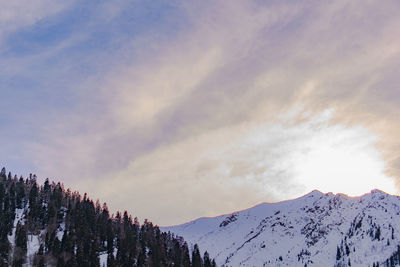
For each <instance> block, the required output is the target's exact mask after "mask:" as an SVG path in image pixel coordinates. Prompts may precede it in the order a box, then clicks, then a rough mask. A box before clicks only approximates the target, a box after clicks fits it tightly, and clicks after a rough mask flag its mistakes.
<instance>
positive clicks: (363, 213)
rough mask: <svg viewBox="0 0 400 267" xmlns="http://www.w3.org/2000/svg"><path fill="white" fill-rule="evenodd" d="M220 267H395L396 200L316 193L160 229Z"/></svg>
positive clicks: (399, 206)
mask: <svg viewBox="0 0 400 267" xmlns="http://www.w3.org/2000/svg"><path fill="white" fill-rule="evenodd" d="M162 230H164V231H171V232H172V233H174V234H176V235H179V236H182V237H183V238H184V239H185V240H186V241H188V242H189V243H191V244H194V243H197V244H198V245H199V246H200V248H201V249H202V250H207V251H208V252H209V253H210V256H211V257H214V258H215V260H216V262H217V264H218V265H221V266H302V267H303V266H371V267H372V266H399V265H400V264H399V258H400V249H399V248H400V247H399V246H398V245H400V197H399V196H392V195H388V194H386V193H384V192H382V191H379V190H373V191H371V193H369V194H366V195H363V196H361V197H348V196H346V195H343V194H336V195H334V194H332V193H327V194H323V193H321V192H319V191H312V192H311V193H309V194H307V195H305V196H303V197H300V198H297V199H294V200H288V201H283V202H278V203H263V204H260V205H257V206H255V207H253V208H250V209H247V210H243V211H239V212H235V213H232V214H229V215H223V216H218V217H214V218H200V219H197V220H194V221H192V222H189V223H185V224H182V225H178V226H171V227H165V228H162Z"/></svg>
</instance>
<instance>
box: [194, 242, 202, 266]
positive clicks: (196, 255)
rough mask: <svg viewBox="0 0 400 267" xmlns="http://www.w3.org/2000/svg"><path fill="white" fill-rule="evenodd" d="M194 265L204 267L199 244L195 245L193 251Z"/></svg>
mask: <svg viewBox="0 0 400 267" xmlns="http://www.w3.org/2000/svg"><path fill="white" fill-rule="evenodd" d="M192 265H193V267H202V265H203V263H202V260H201V256H200V251H199V246H198V245H197V244H195V245H194V247H193V251H192Z"/></svg>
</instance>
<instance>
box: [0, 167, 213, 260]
mask: <svg viewBox="0 0 400 267" xmlns="http://www.w3.org/2000/svg"><path fill="white" fill-rule="evenodd" d="M0 204H1V205H0V266H69V267H70V266H79V267H85V266H88V267H92V266H93V267H95V266H195V267H202V266H204V267H211V266H215V262H213V261H212V260H210V259H209V256H208V253H207V252H205V253H204V254H203V256H201V254H200V251H199V248H198V246H197V245H195V246H194V247H193V248H192V249H189V248H188V245H187V244H186V242H184V240H183V239H182V238H180V237H176V236H173V235H172V234H170V233H165V232H161V231H160V229H159V228H158V227H157V226H155V225H153V224H152V223H151V222H150V221H148V220H145V221H144V223H143V224H140V223H139V222H138V220H137V218H132V216H131V215H129V214H128V213H127V212H126V211H125V212H124V213H123V214H122V213H120V212H117V213H116V214H115V215H111V214H110V212H109V210H108V208H107V205H106V204H105V203H104V204H102V205H101V204H100V202H99V201H96V202H94V201H93V200H91V199H90V198H89V197H88V196H87V195H86V194H84V196H83V197H82V196H81V195H80V194H79V193H78V192H72V191H71V190H70V189H65V188H64V186H63V185H62V184H61V183H57V184H56V183H51V182H49V180H46V182H45V183H44V184H43V185H38V184H37V182H36V176H35V175H30V177H29V178H26V179H24V178H23V177H20V178H18V177H17V176H12V174H11V173H8V174H6V170H5V169H4V168H3V169H2V171H1V173H0ZM190 251H191V252H192V253H190Z"/></svg>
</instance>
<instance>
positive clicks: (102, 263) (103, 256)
mask: <svg viewBox="0 0 400 267" xmlns="http://www.w3.org/2000/svg"><path fill="white" fill-rule="evenodd" d="M107 257H108V254H107V251H104V252H102V253H100V255H99V259H100V267H106V266H107Z"/></svg>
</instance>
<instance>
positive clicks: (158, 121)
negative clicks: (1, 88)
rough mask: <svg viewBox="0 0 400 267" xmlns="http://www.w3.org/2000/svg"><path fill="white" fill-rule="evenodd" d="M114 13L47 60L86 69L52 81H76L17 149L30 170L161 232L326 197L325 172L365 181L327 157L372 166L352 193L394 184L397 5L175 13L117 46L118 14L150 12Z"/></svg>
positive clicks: (278, 5)
mask: <svg viewBox="0 0 400 267" xmlns="http://www.w3.org/2000/svg"><path fill="white" fill-rule="evenodd" d="M158 4H159V3H158ZM105 5H110V4H105ZM121 5H123V6H124V8H120V6H119V4H115V5H114V6H113V5H112V6H111V7H114V8H111V9H110V8H107V7H105V6H101V7H98V9H96V10H103V12H99V13H96V14H100V15H97V16H95V15H93V16H91V17H90V22H88V23H85V26H86V27H82V28H83V30H76V29H75V30H73V31H72V32H71V36H70V37H69V38H66V39H65V40H64V42H61V44H60V45H63V44H67V47H68V49H67V50H63V49H60V50H54V53H52V54H51V58H53V57H54V56H57V55H59V54H62V53H66V52H65V51H67V52H68V53H67V56H66V58H68V56H69V55H70V54H72V55H74V57H73V58H74V59H75V60H72V61H68V60H63V61H61V63H62V64H60V66H63V68H62V69H64V70H65V69H67V70H70V69H74V68H78V69H79V66H80V63H78V62H81V61H80V60H78V59H80V58H82V61H83V62H86V63H85V64H86V65H87V66H88V68H83V69H84V70H85V72H84V75H82V76H79V75H71V72H69V71H64V72H61V71H60V72H58V71H57V70H55V71H54V73H52V76H53V75H57V74H65V75H67V77H70V76H71V77H73V78H75V77H79V79H77V80H78V81H79V82H76V81H75V82H72V81H68V80H67V81H66V82H65V84H64V85H65V88H68V89H67V90H70V91H71V92H73V95H74V97H73V98H72V99H73V101H74V102H72V101H71V102H70V103H73V105H72V106H71V108H70V109H63V110H61V111H58V112H57V111H56V114H55V115H54V118H50V119H48V120H47V121H41V123H40V127H39V129H40V130H39V132H40V133H39V134H40V138H38V139H37V140H36V141H35V142H33V141H31V142H30V143H31V145H30V146H29V150H27V151H32V152H30V153H32V154H31V155H32V158H34V164H35V165H36V166H37V170H38V172H39V174H44V175H48V176H53V177H59V178H60V179H61V180H63V181H65V183H68V184H71V185H73V186H76V187H77V188H79V189H80V188H83V190H87V191H89V192H90V193H91V194H92V195H94V196H95V197H99V198H101V199H104V200H106V201H107V202H109V203H110V205H111V206H112V207H113V208H118V209H130V210H131V211H133V213H134V214H137V215H138V216H141V217H149V218H150V219H152V220H154V221H155V222H156V223H161V224H168V223H177V222H183V221H185V220H188V219H192V218H194V217H197V216H201V215H216V214H219V213H223V212H229V211H233V210H236V209H241V208H246V207H248V206H250V205H254V204H256V203H257V202H261V201H272V200H282V199H284V198H287V197H294V196H298V194H299V192H304V191H306V190H309V189H311V187H318V186H319V187H321V186H323V185H324V184H325V185H330V186H334V185H333V184H332V183H331V180H332V179H333V178H332V177H331V176H330V175H329V172H330V171H332V172H333V173H336V174H340V175H344V173H345V171H346V170H348V171H349V173H351V174H352V175H361V174H363V173H364V172H357V170H354V169H352V168H349V166H347V165H345V164H344V163H343V162H342V163H341V164H342V166H343V167H338V169H340V171H339V172H336V169H337V168H336V169H335V168H333V169H330V167H328V166H330V165H329V164H328V163H329V162H330V161H335V160H338V158H340V157H341V156H340V155H343V154H341V153H344V154H346V153H350V154H352V155H354V161H351V162H352V163H353V164H354V166H360V165H358V164H359V161H357V158H358V159H360V160H361V159H362V160H363V162H368V163H371V166H374V169H373V170H371V171H370V173H371V175H370V177H372V178H371V180H364V184H365V187H362V188H363V189H365V188H368V187H370V186H375V185H379V183H378V184H376V183H374V182H373V181H384V182H382V185H384V186H385V188H387V187H389V186H388V185H390V181H389V182H388V181H387V180H386V179H387V177H392V178H395V177H399V175H398V174H399V166H400V164H399V162H400V161H399V158H398V157H397V156H396V155H397V152H396V151H398V147H399V143H398V141H397V138H396V137H397V136H398V134H397V133H398V131H399V128H398V127H397V126H396V119H397V117H398V113H399V106H398V104H397V103H398V101H396V99H397V98H398V97H399V94H398V93H397V91H398V90H397V89H396V84H397V77H398V75H397V74H398V73H397V72H396V70H397V69H400V68H399V66H398V64H399V63H398V62H400V61H399V60H398V59H399V47H398V45H397V44H398V41H399V38H398V36H400V35H399V32H398V31H399V30H398V29H400V27H399V26H400V25H399V24H400V19H399V18H398V16H397V14H396V12H395V10H397V8H398V3H397V2H395V1H389V2H387V3H385V5H379V4H377V3H376V2H374V1H367V2H365V1H355V2H351V3H348V2H346V1H333V2H330V3H329V4H326V3H324V4H322V3H320V2H318V1H311V2H309V1H296V2H291V1H268V2H260V1H251V2H243V1H229V2H217V1H202V2H197V3H194V2H184V3H182V2H180V3H178V4H175V5H172V6H168V7H167V8H165V7H163V8H160V9H155V10H154V13H156V14H157V16H156V17H157V19H156V20H155V21H156V22H154V23H155V24H151V23H150V22H148V24H149V25H150V26H148V27H145V26H143V27H140V28H136V29H135V30H132V32H129V34H127V33H126V32H125V29H126V30H127V29H130V27H126V26H125V28H124V30H121V29H120V27H122V26H123V25H125V24H124V23H122V22H121V21H124V22H126V21H128V18H129V16H128V15H126V14H125V13H124V10H131V11H132V12H133V10H134V7H135V8H140V7H141V6H142V10H144V11H143V12H145V13H146V14H151V12H150V11H149V10H153V9H151V8H148V7H147V6H146V8H143V6H145V4H144V3H143V2H140V1H139V2H136V3H135V5H136V6H130V5H128V4H127V3H126V2H123V3H122V4H121ZM106 11H109V12H110V13H109V14H108V12H106ZM128 13H129V12H128ZM115 14H118V15H119V16H118V15H115ZM124 14H125V15H124ZM172 17H173V18H175V19H173V18H172ZM105 18H108V22H109V23H110V25H112V26H109V27H108V26H105V25H104V24H103V23H102V21H103V19H105ZM139 18H140V19H137V20H136V21H135V22H137V23H138V24H140V22H141V21H142V20H143V21H146V20H145V19H144V18H142V17H140V16H139ZM371 18H373V19H371ZM142 24H143V25H144V24H146V23H143V22H142ZM130 25H131V24H130ZM132 25H133V24H132ZM104 27H105V28H104ZM133 28H134V27H133ZM102 29H105V30H102ZM118 29H119V30H118ZM99 32H100V33H99ZM102 32H106V33H110V32H112V33H113V34H112V35H110V36H109V35H107V34H106V37H107V38H105V37H104V35H102V34H101V33H102ZM97 34H98V35H97ZM82 36H83V37H82ZM88 36H90V38H89V37H88ZM78 37H80V38H82V39H83V40H85V41H84V42H81V41H79V40H81V39H80V38H78ZM67 40H69V41H70V43H68V42H67ZM75 40H78V41H75ZM90 40H94V41H95V43H96V45H94V48H95V49H94V50H93V51H92V50H91V48H92V47H93V45H90V44H92V42H90ZM103 41H104V45H102V46H100V44H103ZM88 47H89V48H88ZM45 58H46V57H45V56H38V57H35V60H38V61H42V60H43V61H44V60H45ZM86 65H85V66H86ZM77 73H78V74H79V71H77ZM327 110H328V111H329V112H327ZM327 114H328V115H329V114H330V115H329V116H328V115H327ZM46 118H48V117H46ZM325 140H329V142H324V141H325ZM338 143H342V144H346V147H347V148H343V147H342V148H340V149H341V150H334V148H336V147H337V148H338V149H339V147H338V146H337V144H338ZM324 149H325V152H326V153H328V154H329V152H332V155H336V156H335V157H333V158H330V159H329V160H328V159H327V160H326V161H320V163H321V164H322V165H324V166H325V169H321V168H315V170H318V171H319V172H321V176H324V177H330V178H329V179H331V180H328V179H326V180H325V181H324V180H322V181H321V182H317V181H318V178H316V177H315V176H316V174H315V173H311V174H312V175H313V177H314V178H313V179H312V180H310V179H309V178H307V177H305V176H304V175H305V173H310V168H309V169H308V170H307V172H306V170H305V169H304V168H303V169H302V168H300V167H301V166H303V165H304V166H309V165H310V164H311V163H312V162H313V161H314V160H315V159H316V158H318V155H319V154H318V153H322V152H323V150H324ZM332 149H333V150H332ZM327 151H328V152H327ZM338 151H339V152H338ZM335 153H336V154H335ZM301 159H304V161H302V160H301ZM382 159H384V160H385V162H386V164H384V163H385V162H383V160H382ZM310 162H311V163H310ZM372 162H373V163H374V164H372ZM311 165H312V164H311ZM332 166H337V165H336V164H335V162H332ZM326 168H328V169H329V170H330V171H329V170H327V169H326ZM311 169H312V168H311ZM384 172H385V173H386V175H384ZM386 176H387V177H386ZM83 178H85V179H84V180H83ZM362 179H363V178H361V177H360V178H359V180H357V181H355V183H356V182H360V183H362V182H363V180H362ZM326 188H328V187H326ZM335 188H336V187H335ZM353 188H354V186H353ZM371 189H372V188H371ZM327 190H328V189H327ZM333 190H336V189H332V191H333ZM135 211H136V213H135ZM171 212H172V213H171Z"/></svg>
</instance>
